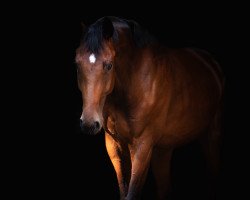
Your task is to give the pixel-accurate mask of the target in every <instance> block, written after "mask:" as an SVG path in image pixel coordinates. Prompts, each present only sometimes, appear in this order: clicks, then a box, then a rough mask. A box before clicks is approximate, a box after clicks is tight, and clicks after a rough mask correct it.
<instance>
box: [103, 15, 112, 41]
mask: <svg viewBox="0 0 250 200" xmlns="http://www.w3.org/2000/svg"><path fill="white" fill-rule="evenodd" d="M113 34H114V26H113V24H112V22H111V20H110V19H109V18H107V17H105V18H104V19H103V22H102V35H103V37H104V39H106V40H107V39H109V38H111V37H112V36H113Z"/></svg>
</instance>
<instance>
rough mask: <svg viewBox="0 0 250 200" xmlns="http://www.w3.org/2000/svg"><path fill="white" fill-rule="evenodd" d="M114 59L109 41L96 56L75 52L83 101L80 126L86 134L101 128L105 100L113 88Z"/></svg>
mask: <svg viewBox="0 0 250 200" xmlns="http://www.w3.org/2000/svg"><path fill="white" fill-rule="evenodd" d="M114 57H115V51H114V48H113V46H112V43H111V42H109V41H105V43H104V45H103V49H102V50H101V51H100V53H99V54H98V55H95V54H94V53H91V52H87V51H84V50H80V48H79V49H78V50H77V53H76V63H77V66H78V67H77V69H78V70H77V71H78V73H77V76H78V87H79V89H80V91H81V93H82V100H83V111H82V115H81V118H80V126H81V129H82V130H83V131H84V132H86V133H89V134H96V133H98V132H99V131H100V130H101V128H102V125H103V116H102V110H103V106H104V103H105V99H106V96H107V95H108V94H109V93H110V92H111V91H112V89H113V87H114V66H113V65H114Z"/></svg>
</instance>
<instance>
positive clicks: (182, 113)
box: [75, 17, 223, 200]
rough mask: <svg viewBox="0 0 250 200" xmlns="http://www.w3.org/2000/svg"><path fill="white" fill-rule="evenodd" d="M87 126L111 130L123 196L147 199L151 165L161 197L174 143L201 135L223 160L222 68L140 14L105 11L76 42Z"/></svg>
mask: <svg viewBox="0 0 250 200" xmlns="http://www.w3.org/2000/svg"><path fill="white" fill-rule="evenodd" d="M75 61H76V64H77V77H78V78H77V79H78V87H79V89H80V91H81V93H82V100H83V107H82V109H83V110H82V115H81V118H80V126H81V128H82V130H83V131H84V132H86V133H88V134H92V135H95V134H97V133H98V132H100V130H101V129H102V128H103V129H104V130H105V145H106V149H107V152H108V155H109V157H110V159H111V162H112V164H113V166H114V169H115V172H116V175H117V180H118V185H119V190H120V199H126V200H132V199H140V197H141V191H142V188H143V184H144V182H145V179H146V176H147V172H148V169H149V166H150V165H151V167H152V172H153V175H154V178H155V181H156V193H157V198H158V199H165V198H167V195H168V193H169V188H170V161H171V156H172V152H173V150H174V149H175V148H177V147H178V146H180V145H183V144H185V143H187V142H190V141H192V140H194V139H196V138H203V139H202V141H203V147H204V149H205V150H206V151H205V152H206V155H207V158H209V160H208V161H209V163H210V166H211V169H214V171H215V170H216V168H217V163H218V143H219V137H220V119H221V117H220V116H221V105H222V96H223V74H222V71H221V69H220V67H219V65H218V64H217V62H216V61H215V60H214V59H213V58H212V57H211V56H210V55H209V54H208V53H207V52H205V51H202V50H197V49H196V50H195V49H191V48H182V49H181V48H180V49H171V48H167V47H165V46H163V45H161V44H160V43H159V42H158V41H157V40H156V39H155V38H154V37H152V36H151V35H150V34H149V33H148V32H147V31H146V30H145V29H143V28H142V27H141V26H140V25H139V24H138V23H137V22H135V21H133V20H126V19H121V18H117V17H103V18H101V19H98V20H97V21H96V22H95V23H93V24H92V25H90V26H89V27H88V28H87V27H85V29H84V37H83V40H82V41H81V43H80V46H79V48H77V50H76V58H75Z"/></svg>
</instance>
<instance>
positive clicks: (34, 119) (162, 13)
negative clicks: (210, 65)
mask: <svg viewBox="0 0 250 200" xmlns="http://www.w3.org/2000/svg"><path fill="white" fill-rule="evenodd" d="M152 3H154V2H151V3H141V4H140V3H139V4H140V5H139V6H135V5H134V4H129V3H127V2H122V1H120V2H115V3H108V2H105V3H104V5H101V4H100V3H98V2H93V3H86V2H82V3H80V4H73V3H71V4H66V3H65V4H63V3H60V4H53V5H52V4H49V3H48V4H34V5H30V4H29V5H23V4H22V5H20V7H19V5H16V6H15V9H14V8H13V9H11V12H10V14H9V16H10V17H9V19H10V22H9V23H8V26H9V27H10V28H11V30H13V31H11V42H12V43H13V46H11V49H12V50H11V51H9V52H10V54H11V59H12V60H16V59H18V60H19V61H22V62H18V64H15V65H14V66H15V67H14V68H13V67H12V69H11V70H13V71H11V73H12V74H11V76H12V79H14V80H15V82H14V81H10V82H11V83H13V82H14V83H13V85H14V87H12V85H11V86H10V87H11V89H10V93H12V94H14V95H13V96H14V97H13V98H12V100H13V101H11V108H13V112H12V113H11V114H13V115H12V116H15V117H14V119H13V121H14V123H11V125H10V127H9V129H8V130H11V131H12V132H14V133H15V134H12V133H11V134H10V135H11V138H10V140H9V141H10V145H8V147H7V149H6V152H11V156H9V157H8V161H11V162H9V163H10V164H7V168H8V169H10V172H6V174H7V176H8V177H9V178H7V182H6V185H7V186H10V187H11V190H10V193H9V195H17V196H19V197H21V196H23V197H26V198H31V199H36V198H38V197H44V198H48V197H51V198H63V197H65V198H67V199H118V197H119V195H118V188H117V183H116V176H115V172H114V170H113V168H112V165H111V162H110V160H109V158H108V155H107V153H106V150H105V146H104V137H103V134H100V135H98V136H95V137H90V136H86V135H82V134H81V133H80V130H79V125H78V124H79V123H78V122H79V117H80V114H81V96H80V92H79V91H78V89H77V83H76V66H75V64H74V57H75V50H76V48H77V47H78V45H79V42H80V38H81V22H84V23H85V24H86V25H90V24H91V23H93V22H95V21H96V20H97V19H99V18H100V17H103V16H110V15H112V16H118V17H122V18H126V19H133V20H135V21H137V22H138V23H139V24H141V25H142V26H144V27H145V28H147V29H148V30H149V32H150V33H152V34H153V35H154V36H156V37H157V38H158V39H159V40H160V41H162V43H163V44H165V45H167V46H170V47H186V46H191V47H198V48H202V49H205V50H207V51H209V52H210V53H211V54H212V55H214V57H215V59H217V61H218V62H219V63H220V64H221V67H222V69H223V71H224V73H225V76H226V93H225V104H224V107H225V109H224V123H223V129H224V136H223V140H222V146H221V149H222V166H221V174H220V177H219V180H218V182H217V184H218V187H217V199H226V198H228V197H235V198H239V197H240V195H242V191H243V188H241V187H242V186H241V182H240V180H241V178H242V177H243V176H244V173H242V171H243V168H242V167H241V166H242V165H243V163H242V161H241V159H240V158H241V156H242V154H241V153H242V151H243V150H242V148H241V135H240V134H242V132H243V129H242V128H240V127H239V125H241V123H243V122H241V121H240V120H239V118H240V117H239V115H238V114H232V113H239V110H242V109H243V103H242V104H241V100H239V98H240V95H241V94H240V93H241V90H239V86H241V85H242V84H243V80H244V79H243V72H242V70H243V65H241V64H239V60H238V57H237V56H236V55H237V53H238V49H239V47H238V44H239V43H241V42H240V40H241V36H242V34H243V33H242V32H243V31H242V29H241V20H239V19H240V17H239V16H238V18H235V15H234V13H235V12H236V10H237V7H236V6H235V7H234V6H232V5H219V4H218V3H211V2H210V3H205V2H203V3H200V4H193V5H191V4H183V3H180V5H175V6H173V5H171V4H170V3H168V2H166V5H163V4H159V3H157V2H155V4H152ZM98 9H99V10H98ZM232 11H233V12H232ZM237 12H238V11H237ZM239 33H240V34H239ZM241 33H242V34H241ZM13 55H14V56H13ZM14 58H15V59H14ZM20 63H22V64H20ZM236 69H237V70H236ZM236 104H237V106H235V105H236ZM16 110H17V111H16ZM20 130H21V131H20ZM9 132H10V131H9ZM236 134H237V136H236ZM172 166H173V175H172V180H173V199H208V190H207V181H208V178H209V177H208V175H207V173H206V168H205V160H204V159H203V157H202V155H201V152H200V150H199V148H198V146H197V144H196V143H192V144H191V145H186V146H184V147H182V148H180V149H179V150H177V151H176V152H175V154H174V158H173V163H172ZM152 183H153V179H152V176H151V173H150V172H149V176H148V179H147V182H146V184H145V189H144V193H145V195H144V199H152V195H153V192H154V189H153V188H152V187H153V186H152V185H153V184H152Z"/></svg>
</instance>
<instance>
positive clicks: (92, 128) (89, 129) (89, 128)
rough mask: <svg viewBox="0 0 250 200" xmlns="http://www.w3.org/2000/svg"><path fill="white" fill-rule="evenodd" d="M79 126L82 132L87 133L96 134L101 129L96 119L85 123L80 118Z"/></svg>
mask: <svg viewBox="0 0 250 200" xmlns="http://www.w3.org/2000/svg"><path fill="white" fill-rule="evenodd" d="M80 127H81V130H82V132H83V133H86V134H89V135H96V134H97V133H98V132H100V130H101V125H100V122H98V121H95V122H94V123H93V124H87V123H85V122H84V121H83V120H82V119H80Z"/></svg>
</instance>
